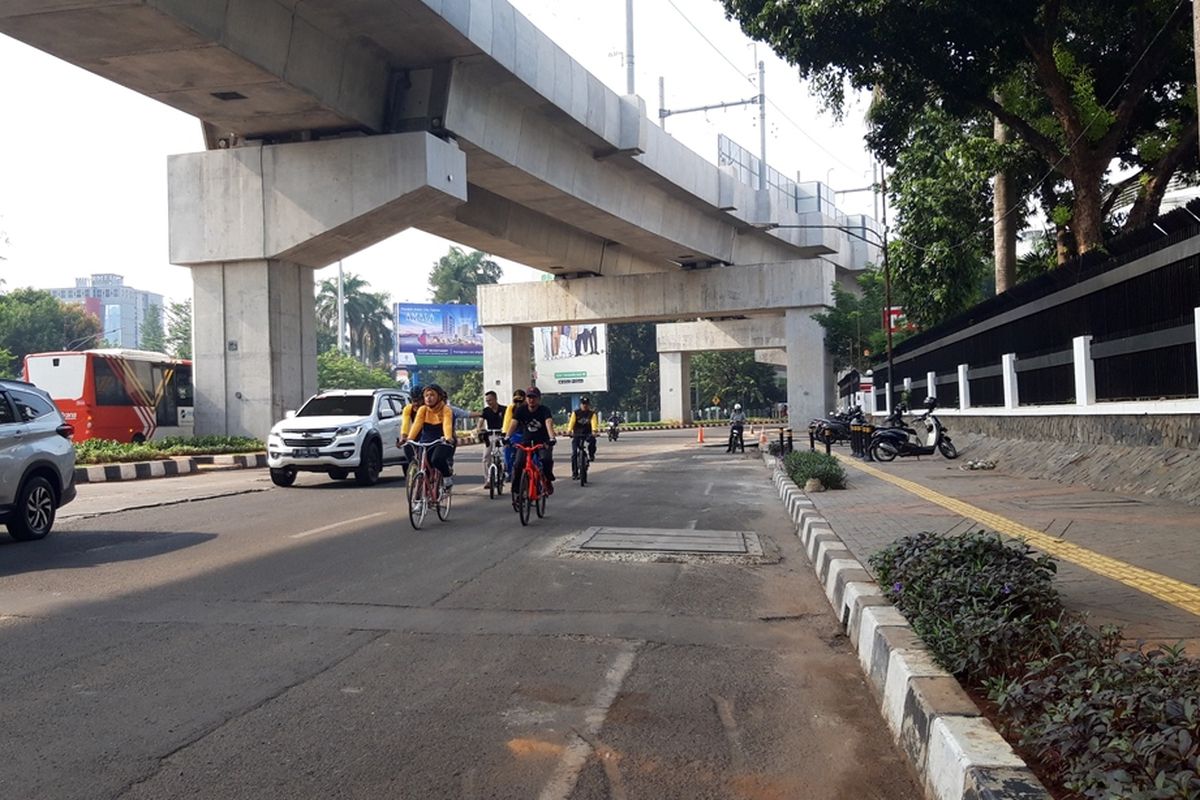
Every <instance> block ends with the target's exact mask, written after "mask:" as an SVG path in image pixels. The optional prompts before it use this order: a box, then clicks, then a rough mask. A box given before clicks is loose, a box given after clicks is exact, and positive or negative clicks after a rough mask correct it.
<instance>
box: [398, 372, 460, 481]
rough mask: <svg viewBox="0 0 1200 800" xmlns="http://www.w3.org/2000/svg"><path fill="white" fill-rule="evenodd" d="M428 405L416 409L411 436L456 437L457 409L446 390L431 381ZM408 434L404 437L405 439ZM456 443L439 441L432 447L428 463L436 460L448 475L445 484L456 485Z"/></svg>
mask: <svg viewBox="0 0 1200 800" xmlns="http://www.w3.org/2000/svg"><path fill="white" fill-rule="evenodd" d="M424 397H425V405H423V406H421V407H420V408H418V409H417V413H416V415H415V416H414V417H413V421H412V425H411V426H410V427H409V430H408V437H407V438H409V439H414V440H416V441H419V442H421V443H423V444H428V443H429V442H436V441H437V440H438V439H445V440H446V442H453V441H454V412H452V411H451V410H450V406H449V405H447V404H446V400H445V397H446V393H445V392H444V391H442V387H440V386H438V385H437V384H436V383H432V384H430V385H429V386H426V387H425V393H424ZM404 439H405V437H401V439H400V440H401V441H402V442H403V441H404ZM453 458H454V445H453V444H446V443H443V444H439V445H437V446H436V447H432V448H430V450H429V463H431V464H433V466H434V467H436V468H437V469H438V471H439V472H441V473H442V475H444V476H445V478H446V487H447V488H449V487H451V486H453V485H454V480H453V477H452V476H453V475H454V462H453Z"/></svg>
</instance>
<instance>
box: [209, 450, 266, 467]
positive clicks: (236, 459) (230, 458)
mask: <svg viewBox="0 0 1200 800" xmlns="http://www.w3.org/2000/svg"><path fill="white" fill-rule="evenodd" d="M192 458H194V459H195V460H196V463H197V464H205V465H209V466H214V467H229V468H232V469H260V468H262V467H265V466H267V454H266V453H231V454H225V455H215V456H192Z"/></svg>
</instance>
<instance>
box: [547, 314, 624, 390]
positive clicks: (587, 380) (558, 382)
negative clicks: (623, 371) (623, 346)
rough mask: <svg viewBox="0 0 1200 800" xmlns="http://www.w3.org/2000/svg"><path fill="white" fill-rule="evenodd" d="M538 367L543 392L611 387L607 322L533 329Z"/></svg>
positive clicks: (606, 388)
mask: <svg viewBox="0 0 1200 800" xmlns="http://www.w3.org/2000/svg"><path fill="white" fill-rule="evenodd" d="M533 353H534V369H535V370H536V371H537V385H538V388H539V389H541V390H542V391H543V392H553V393H564V394H566V393H574V394H578V393H579V392H607V391H608V330H607V328H606V326H604V325H554V326H552V327H549V328H534V330H533Z"/></svg>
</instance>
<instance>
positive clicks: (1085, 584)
mask: <svg viewBox="0 0 1200 800" xmlns="http://www.w3.org/2000/svg"><path fill="white" fill-rule="evenodd" d="M836 452H837V451H835V453H836ZM837 454H838V455H839V457H841V458H842V462H843V465H844V466H845V467H846V473H847V477H848V489H847V490H845V491H827V492H821V493H815V492H814V493H812V494H810V495H809V499H810V500H811V501H812V502H813V504H814V506H815V508H816V510H817V512H818V513H819V514H820V515H821V516H823V517H824V518H825V519H826V520H828V522H829V525H830V527H831V528H832V529H833V531H834V532H835V533H836V534H837V535H838V536H840V537H841V539H842V541H843V542H845V545H846V547H847V548H848V549H849V550H850V551H851V552H852V553H853V554H854V556H855V557H856V558H857V559H858V560H859V561H861V562H862V563H863V564H864V565H866V564H867V559H868V558H869V557H870V556H871V554H873V553H874V552H876V551H877V550H879V549H880V548H881V547H883V546H884V545H886V544H888V543H889V542H891V541H894V540H895V539H898V538H900V537H902V536H906V535H908V534H911V533H917V532H919V531H935V532H941V533H961V532H965V531H968V530H980V529H986V530H997V531H1000V532H1002V533H1005V534H1007V535H1021V536H1024V537H1025V538H1027V539H1028V540H1029V541H1030V544H1032V545H1034V546H1035V547H1037V548H1038V549H1039V550H1043V551H1045V552H1049V553H1051V554H1052V555H1055V557H1056V558H1057V559H1058V578H1057V580H1056V586H1057V587H1058V589H1059V591H1060V592H1061V593H1062V595H1063V599H1064V602H1065V603H1066V604H1067V606H1068V607H1071V608H1074V609H1077V610H1080V611H1085V612H1087V613H1088V614H1089V615H1090V617H1091V620H1092V621H1093V623H1095V624H1105V623H1113V624H1118V625H1121V626H1123V627H1124V629H1125V635H1126V637H1127V638H1128V639H1130V640H1138V639H1144V640H1146V641H1147V642H1150V643H1155V644H1157V643H1160V642H1163V643H1173V642H1176V641H1182V642H1183V643H1184V644H1185V645H1186V646H1187V649H1188V652H1189V653H1191V654H1192V655H1200V585H1197V584H1198V582H1200V514H1198V513H1197V510H1196V508H1195V507H1193V506H1188V505H1184V504H1182V503H1176V502H1171V501H1167V500H1162V499H1159V498H1147V497H1132V496H1124V495H1118V494H1114V493H1110V492H1099V491H1094V490H1092V489H1089V488H1086V487H1082V486H1073V485H1068V484H1060V483H1054V482H1051V481H1045V480H1030V479H1028V478H1024V477H1022V476H1020V475H1010V474H1005V473H1004V471H1003V464H1000V465H998V468H997V469H996V470H994V471H964V470H961V469H959V467H960V465H962V464H963V463H964V461H965V459H961V458H960V459H958V460H957V461H947V460H945V459H943V458H940V457H933V458H924V459H921V460H920V461H917V460H914V459H897V460H896V461H894V462H892V463H890V464H879V463H865V464H864V463H862V462H860V461H858V460H856V459H854V458H851V457H849V456H848V455H847V454H845V453H844V452H842V453H837ZM898 484H899V485H898Z"/></svg>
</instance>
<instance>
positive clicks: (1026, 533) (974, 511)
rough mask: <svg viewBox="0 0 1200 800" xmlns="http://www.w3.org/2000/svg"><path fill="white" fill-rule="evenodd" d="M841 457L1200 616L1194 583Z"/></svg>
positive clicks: (1199, 592)
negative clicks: (1106, 554) (1131, 562)
mask: <svg viewBox="0 0 1200 800" xmlns="http://www.w3.org/2000/svg"><path fill="white" fill-rule="evenodd" d="M838 458H839V459H841V460H842V461H843V462H845V463H846V464H849V465H850V466H852V467H854V468H855V469H858V470H861V471H863V472H865V473H867V474H868V475H872V476H874V477H876V478H879V479H880V480H882V481H887V482H888V483H890V484H892V485H893V486H898V487H900V488H901V489H903V490H905V491H906V492H911V493H912V494H915V495H916V496H917V497H920V498H922V499H924V500H928V501H929V502H931V503H934V504H935V505H939V506H941V507H942V508H945V509H948V510H950V511H953V512H954V513H956V514H960V515H961V516H964V517H966V518H968V519H973V520H975V521H976V522H978V523H980V524H982V525H985V526H986V527H988V528H991V529H992V530H995V531H998V532H1000V533H1003V534H1006V535H1008V536H1013V537H1016V538H1019V539H1024V540H1026V541H1027V542H1029V544H1031V545H1032V546H1034V547H1036V548H1037V549H1039V550H1041V551H1042V552H1044V553H1048V554H1049V555H1052V556H1055V557H1056V558H1061V559H1062V560H1063V561H1069V562H1071V563H1072V564H1078V565H1079V566H1081V567H1083V568H1084V569H1086V570H1090V571H1091V572H1094V573H1096V574H1097V575H1103V576H1104V577H1106V578H1111V579H1112V580H1114V581H1117V582H1118V583H1122V584H1124V585H1126V586H1129V587H1132V588H1134V589H1137V590H1138V591H1139V592H1144V593H1145V594H1148V595H1150V596H1151V597H1154V598H1157V599H1159V600H1162V601H1163V602H1164V603H1170V604H1171V605H1173V606H1177V607H1179V608H1182V609H1183V610H1184V611H1187V612H1189V613H1191V614H1195V615H1197V616H1200V586H1193V585H1192V584H1190V583H1184V582H1183V581H1180V580H1176V579H1175V578H1171V577H1168V576H1166V575H1162V574H1160V573H1157V572H1151V571H1150V570H1148V569H1142V568H1141V567H1138V566H1134V565H1133V564H1129V563H1127V562H1125V561H1119V560H1118V559H1115V558H1110V557H1108V556H1105V555H1101V554H1100V553H1097V552H1095V551H1093V550H1088V549H1087V548H1086V547H1080V546H1079V545H1077V544H1072V543H1071V542H1068V541H1066V540H1065V539H1060V538H1058V537H1057V536H1050V535H1049V534H1046V533H1043V532H1042V531H1039V530H1035V529H1033V528H1029V527H1026V526H1025V525H1022V524H1021V523H1019V522H1014V521H1013V520H1011V519H1008V518H1007V517H1002V516H1000V515H999V514H993V513H992V512H990V511H985V510H983V509H982V508H979V507H977V506H973V505H971V504H970V503H964V502H963V501H961V500H956V499H955V498H953V497H949V496H947V495H944V494H941V493H939V492H935V491H933V490H931V489H928V488H926V487H924V486H922V485H921V484H919V483H915V482H913V481H910V480H905V479H904V478H897V477H896V476H895V475H889V474H888V473H886V472H884V471H882V470H879V469H876V468H874V467H869V466H867V465H866V464H863V463H862V462H860V461H857V460H851V459H848V458H846V457H845V456H842V455H840V454H839V455H838Z"/></svg>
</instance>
